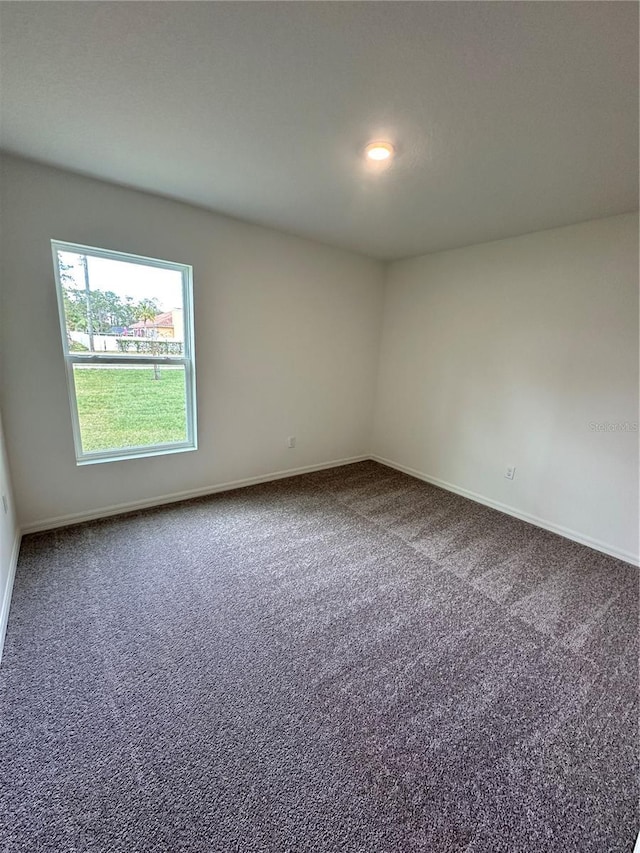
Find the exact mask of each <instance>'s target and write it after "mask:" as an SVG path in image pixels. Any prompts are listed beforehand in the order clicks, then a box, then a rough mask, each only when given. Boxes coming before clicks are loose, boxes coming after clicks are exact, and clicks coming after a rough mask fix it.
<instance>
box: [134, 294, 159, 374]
mask: <svg viewBox="0 0 640 853" xmlns="http://www.w3.org/2000/svg"><path fill="white" fill-rule="evenodd" d="M159 307H160V306H159V305H158V301H157V299H141V300H140V302H138V304H137V306H136V307H135V311H136V315H137V318H138V320H141V321H142V322H143V323H144V324H145V326H146V325H147V323H148V322H149V321H153V320H155V319H156V317H157V316H158V314H159V313H160V312H159ZM151 353H152V355H159V354H160V353H159V347H158V345H157V343H156V342H155V341H154V340H152V341H151ZM153 378H154V379H160V365H158V364H154V365H153Z"/></svg>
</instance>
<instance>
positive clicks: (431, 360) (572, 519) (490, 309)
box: [373, 199, 638, 559]
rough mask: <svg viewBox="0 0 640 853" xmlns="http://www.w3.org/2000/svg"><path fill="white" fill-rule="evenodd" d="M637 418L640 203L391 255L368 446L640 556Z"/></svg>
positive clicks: (386, 456) (434, 476) (581, 535)
mask: <svg viewBox="0 0 640 853" xmlns="http://www.w3.org/2000/svg"><path fill="white" fill-rule="evenodd" d="M523 203H526V199H525V200H523ZM637 421H638V217H637V215H634V214H630V215H624V216H617V217H612V218H609V219H603V220H598V221H593V222H587V223H583V224H579V225H574V226H570V227H567V228H558V229H554V230H550V231H544V232H540V233H536V234H530V235H527V236H524V237H519V238H515V239H509V240H500V241H498V242H495V243H487V244H483V245H479V246H471V247H469V248H465V249H457V250H453V251H448V252H440V253H436V254H432V255H426V256H423V257H419V258H414V259H410V260H405V261H399V262H397V263H394V264H392V265H391V266H390V268H389V274H388V281H387V287H386V301H385V313H384V326H383V335H382V349H381V355H380V373H379V383H378V394H377V404H376V413H375V422H374V439H373V449H374V452H375V454H376V455H377V456H378V457H380V458H384V459H387V460H390V461H392V462H393V463H394V464H397V465H401V466H404V467H405V468H410V469H412V470H414V471H416V472H419V473H420V474H422V475H425V476H426V477H428V478H432V479H436V480H440V481H444V482H445V483H447V484H449V485H450V486H453V487H455V488H456V489H462V490H467V491H468V492H471V493H474V494H475V495H476V496H480V497H481V498H484V499H488V500H489V501H493V502H494V503H499V504H504V505H506V506H507V507H509V508H511V509H512V510H515V511H517V512H518V513H520V514H521V515H524V516H528V517H534V518H535V519H537V520H542V521H544V522H547V523H549V524H550V526H552V527H553V526H555V527H556V528H561V529H563V530H564V531H565V532H567V531H569V532H573V534H574V535H575V534H577V537H576V538H581V539H582V540H583V541H592V542H593V544H600V546H605V547H607V549H608V550H613V551H617V552H618V553H620V554H621V555H623V556H625V555H626V556H628V557H631V558H632V559H633V558H634V557H635V559H637V555H638V433H637V432H633V431H631V432H596V431H593V430H592V429H591V428H590V424H592V423H597V424H602V423H611V424H619V423H621V424H624V423H625V422H627V423H629V424H633V423H637ZM507 465H515V466H516V467H517V471H516V478H515V480H513V481H509V480H506V479H505V478H504V476H503V474H504V469H505V466H507Z"/></svg>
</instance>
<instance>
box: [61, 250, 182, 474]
mask: <svg viewBox="0 0 640 853" xmlns="http://www.w3.org/2000/svg"><path fill="white" fill-rule="evenodd" d="M51 252H52V255H53V269H54V272H55V279H56V293H57V296H58V314H59V317H60V332H61V334H62V348H63V351H64V360H65V367H66V372H67V385H68V390H69V403H70V406H71V424H72V428H73V442H74V446H75V451H76V462H77V464H78V465H91V464H94V463H96V462H118V461H121V460H123V459H140V458H142V457H145V456H162V455H165V454H168V453H183V452H185V451H189V450H197V449H198V439H197V416H196V365H195V351H194V334H193V268H192V267H191V266H189V264H178V263H175V262H173V261H162V260H158V259H157V258H145V257H143V256H142V255H131V254H129V253H127V252H115V251H112V250H110V249H99V248H97V247H95V246H83V245H80V244H78V243H68V242H66V241H64V240H52V241H51ZM58 252H71V253H73V254H77V255H89V256H90V257H94V258H107V259H110V260H114V261H124V262H126V263H128V264H140V265H142V266H146V267H159V268H161V269H166V270H177V271H178V272H180V273H181V275H182V308H183V312H182V313H183V320H184V352H183V355H181V356H172V355H166V356H164V355H163V356H158V355H152V356H146V355H133V354H131V355H127V354H125V353H123V354H122V355H117V354H113V353H104V354H103V353H78V352H70V351H69V341H68V336H67V324H66V318H65V313H64V299H63V289H62V283H61V280H60V267H59V263H58ZM74 364H93V365H98V364H148V365H150V366H152V365H154V364H171V365H183V366H184V375H185V393H186V420H187V438H186V440H185V441H176V442H167V443H164V444H154V445H144V446H138V447H127V448H115V449H113V450H95V451H83V449H82V436H81V433H80V419H79V415H78V402H77V399H76V386H75V381H74V376H73V366H74Z"/></svg>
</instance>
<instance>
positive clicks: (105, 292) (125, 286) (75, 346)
mask: <svg viewBox="0 0 640 853" xmlns="http://www.w3.org/2000/svg"><path fill="white" fill-rule="evenodd" d="M57 258H58V269H59V275H60V285H61V287H62V294H63V301H64V313H65V326H66V332H67V343H68V346H69V351H70V352H95V353H127V354H130V355H179V356H181V355H184V319H183V317H184V315H183V311H184V305H183V297H182V274H181V272H180V271H179V270H173V269H164V268H160V267H155V266H147V265H146V264H142V263H140V264H138V263H129V262H127V261H119V260H114V259H113V258H103V257H95V256H93V255H91V254H89V253H87V254H85V255H82V254H78V253H76V252H67V251H63V250H58V252H57Z"/></svg>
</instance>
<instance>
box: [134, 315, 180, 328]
mask: <svg viewBox="0 0 640 853" xmlns="http://www.w3.org/2000/svg"><path fill="white" fill-rule="evenodd" d="M158 326H173V311H163V312H162V314H156V316H155V318H154V320H153V321H152V322H150V321H149V320H138V322H137V323H134V324H133V325H132V326H131V328H132V329H152V328H157V327H158Z"/></svg>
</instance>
